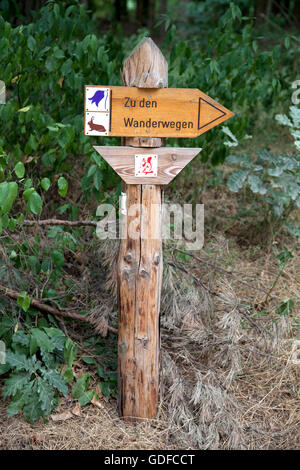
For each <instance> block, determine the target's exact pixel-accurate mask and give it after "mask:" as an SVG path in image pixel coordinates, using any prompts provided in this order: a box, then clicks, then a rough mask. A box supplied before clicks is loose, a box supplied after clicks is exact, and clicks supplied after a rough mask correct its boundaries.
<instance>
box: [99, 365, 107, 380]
mask: <svg viewBox="0 0 300 470" xmlns="http://www.w3.org/2000/svg"><path fill="white" fill-rule="evenodd" d="M97 374H98V375H99V377H100V378H101V379H105V378H106V377H107V375H106V371H105V370H104V367H103V366H101V365H99V366H97Z"/></svg>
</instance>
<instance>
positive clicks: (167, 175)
mask: <svg viewBox="0 0 300 470" xmlns="http://www.w3.org/2000/svg"><path fill="white" fill-rule="evenodd" d="M94 149H95V150H97V152H98V153H100V155H101V156H102V157H103V158H104V160H106V161H107V163H108V164H109V165H110V166H111V167H112V168H113V169H114V170H115V171H116V172H117V173H118V175H119V176H121V178H122V179H123V180H124V181H125V183H127V184H168V183H170V181H172V179H173V178H175V176H176V175H178V173H179V172H180V171H181V170H182V169H183V168H184V167H185V166H186V165H187V164H188V163H189V162H190V161H191V160H192V159H193V158H194V157H195V156H196V155H198V153H199V152H201V149H200V148H173V147H159V148H151V149H150V148H134V147H108V146H105V147H94Z"/></svg>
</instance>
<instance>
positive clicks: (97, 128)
mask: <svg viewBox="0 0 300 470" xmlns="http://www.w3.org/2000/svg"><path fill="white" fill-rule="evenodd" d="M88 125H89V126H90V131H97V132H106V129H105V127H104V126H102V124H95V123H94V116H92V117H91V120H90V121H89V122H88Z"/></svg>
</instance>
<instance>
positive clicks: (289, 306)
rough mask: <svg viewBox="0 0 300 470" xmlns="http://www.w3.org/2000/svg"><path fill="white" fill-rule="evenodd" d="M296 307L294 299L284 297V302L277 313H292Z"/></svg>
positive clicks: (282, 314) (283, 314)
mask: <svg viewBox="0 0 300 470" xmlns="http://www.w3.org/2000/svg"><path fill="white" fill-rule="evenodd" d="M293 308H294V301H293V300H292V299H288V298H286V299H283V302H281V304H280V305H279V307H278V310H277V313H278V314H279V315H281V316H285V315H290V314H291V313H292V310H293Z"/></svg>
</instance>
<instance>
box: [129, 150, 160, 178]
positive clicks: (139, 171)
mask: <svg viewBox="0 0 300 470" xmlns="http://www.w3.org/2000/svg"><path fill="white" fill-rule="evenodd" d="M134 163H135V165H134V169H135V176H136V177H138V178H139V177H140V178H145V177H146V178H147V177H149V178H151V177H152V178H153V177H155V176H157V163H158V156H157V155H149V154H148V155H135V162H134Z"/></svg>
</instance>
